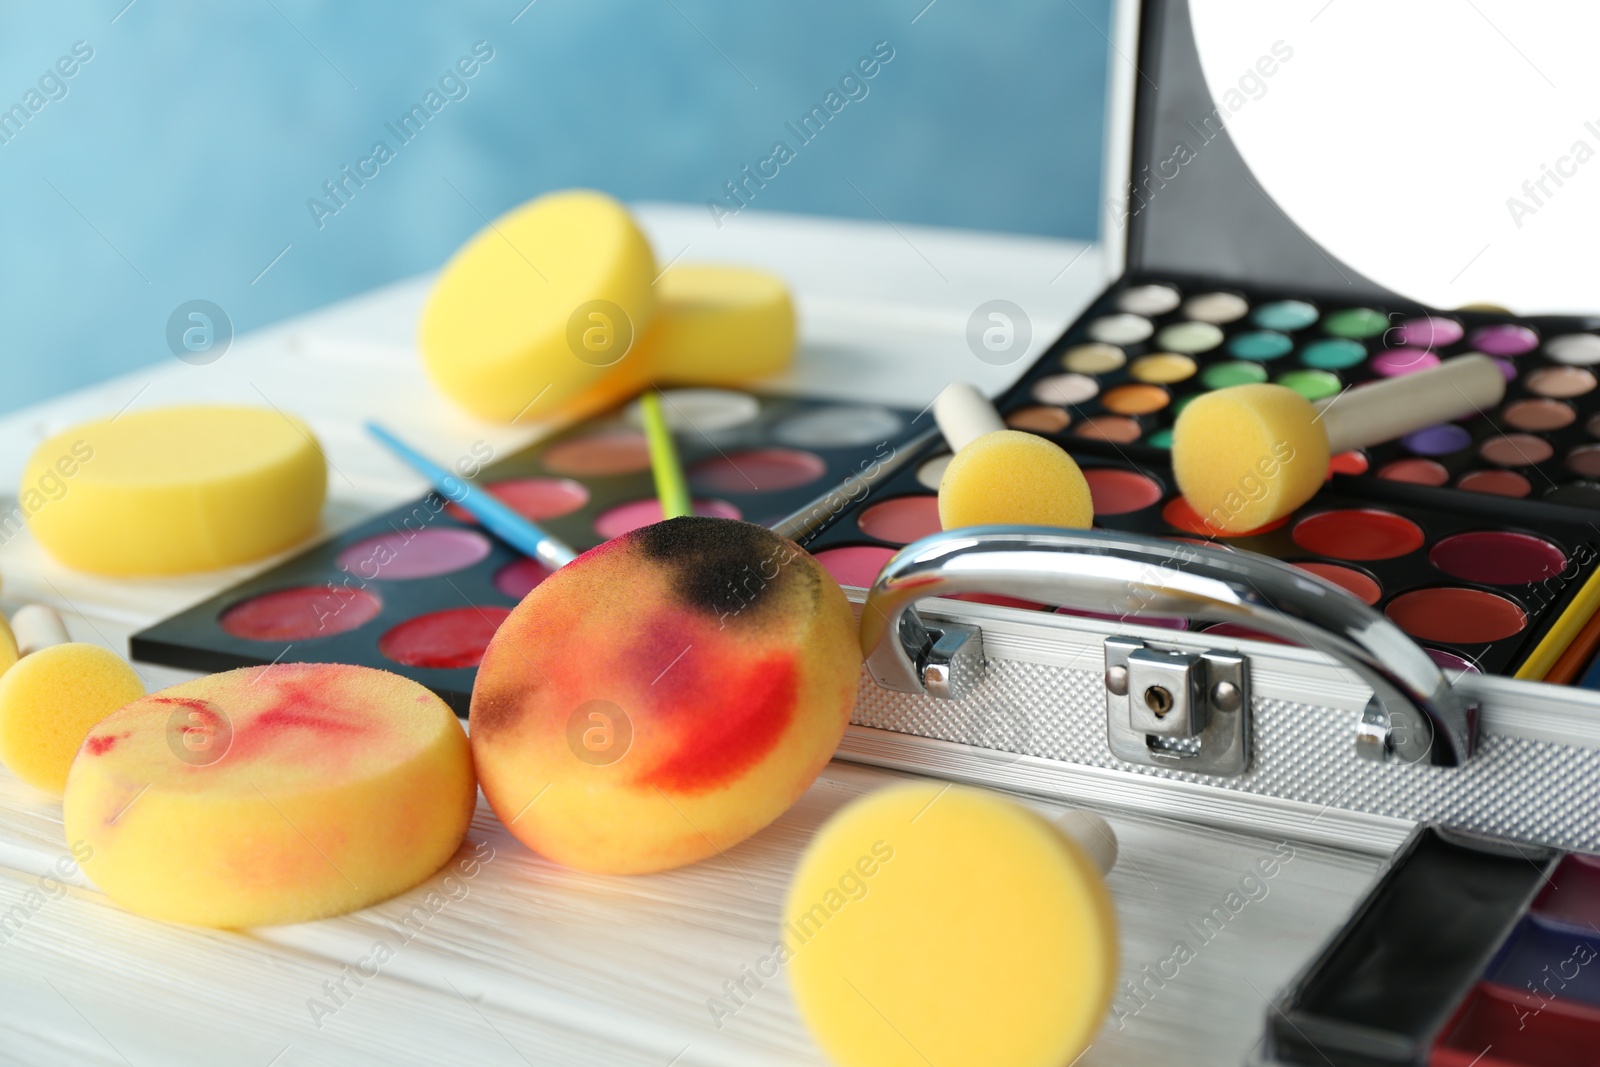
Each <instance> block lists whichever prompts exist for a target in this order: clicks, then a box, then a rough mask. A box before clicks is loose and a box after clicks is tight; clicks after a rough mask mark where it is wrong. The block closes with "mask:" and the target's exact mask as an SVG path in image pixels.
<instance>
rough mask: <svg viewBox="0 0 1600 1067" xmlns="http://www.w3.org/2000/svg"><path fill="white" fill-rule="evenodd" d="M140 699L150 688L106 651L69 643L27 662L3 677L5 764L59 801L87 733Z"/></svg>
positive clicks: (0, 756)
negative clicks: (120, 709)
mask: <svg viewBox="0 0 1600 1067" xmlns="http://www.w3.org/2000/svg"><path fill="white" fill-rule="evenodd" d="M9 632H10V631H9V629H8V630H7V633H9ZM13 647H14V646H13ZM142 696H144V683H143V682H142V681H140V680H139V676H138V675H137V674H135V673H134V670H133V668H132V667H130V666H128V663H127V661H126V660H124V659H123V658H122V657H121V656H119V655H117V654H116V653H115V652H112V651H111V650H110V649H108V648H102V647H100V646H99V645H89V644H79V643H77V642H69V643H67V644H64V645H51V646H50V647H49V648H42V649H40V650H39V651H37V652H34V653H32V654H31V655H27V656H24V657H23V658H22V659H20V660H17V661H16V663H15V664H14V665H12V667H11V669H10V670H8V671H6V672H5V674H3V675H0V763H4V764H5V765H6V767H7V768H8V769H9V770H10V771H11V773H12V774H15V775H16V776H17V777H18V778H21V779H22V780H23V781H24V782H27V783H28V784H29V785H33V786H37V787H39V788H40V789H45V790H48V791H50V792H52V793H55V794H57V795H59V794H60V793H61V791H62V790H63V789H65V788H66V785H67V769H68V768H69V767H71V766H72V757H73V754H74V753H76V752H77V751H78V747H79V746H80V745H81V744H83V739H84V737H86V736H87V735H88V733H89V731H90V730H92V729H94V727H95V726H96V725H97V724H98V723H99V722H100V720H102V719H104V718H105V717H106V716H107V715H110V714H111V713H112V712H114V711H116V710H117V709H118V708H120V707H122V706H123V705H124V704H127V703H128V702H129V701H132V700H137V699H139V698H140V697H142Z"/></svg>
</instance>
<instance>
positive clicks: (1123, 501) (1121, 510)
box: [1083, 467, 1165, 515]
mask: <svg viewBox="0 0 1600 1067" xmlns="http://www.w3.org/2000/svg"><path fill="white" fill-rule="evenodd" d="M1083 477H1084V479H1085V480H1086V481H1087V482H1088V483H1089V494H1090V496H1092V497H1093V499H1094V513H1095V514H1096V515H1126V514H1128V513H1129V512H1132V511H1141V510H1143V509H1145V508H1148V507H1150V506H1152V505H1154V504H1157V503H1159V502H1160V501H1161V498H1162V496H1164V495H1165V493H1164V492H1163V490H1162V488H1161V485H1160V483H1158V482H1157V481H1156V480H1155V479H1154V478H1151V477H1149V476H1148V475H1145V474H1140V473H1139V472H1138V471H1130V470H1125V469H1123V468H1121V467H1091V468H1089V469H1088V470H1086V471H1084V472H1083Z"/></svg>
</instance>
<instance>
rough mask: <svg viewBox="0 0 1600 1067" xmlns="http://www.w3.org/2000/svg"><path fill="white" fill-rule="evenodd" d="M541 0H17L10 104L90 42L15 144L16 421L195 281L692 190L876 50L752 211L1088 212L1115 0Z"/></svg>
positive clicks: (341, 290) (0, 391)
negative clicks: (563, 209)
mask: <svg viewBox="0 0 1600 1067" xmlns="http://www.w3.org/2000/svg"><path fill="white" fill-rule="evenodd" d="M525 2H526V0H501V2H496V3H493V4H489V3H464V2H456V3H450V4H448V5H445V4H437V5H435V4H429V5H422V4H405V3H402V4H396V3H380V2H377V0H341V2H339V3H332V2H327V3H316V2H313V0H231V2H228V3H207V4H201V3H178V2H174V0H135V2H134V3H133V4H132V5H131V6H128V7H124V5H125V3H126V0H107V2H103V3H72V2H66V3H52V4H49V5H45V4H33V5H28V6H26V7H22V6H12V5H7V10H6V13H5V16H4V20H5V21H4V26H3V33H0V111H3V110H5V109H8V108H10V107H11V106H12V105H13V104H23V105H24V106H25V107H26V105H27V103H28V102H29V101H28V99H27V95H26V94H27V93H28V91H29V90H30V89H37V88H38V86H39V79H40V77H41V76H42V75H44V74H46V72H47V71H51V70H53V69H54V65H55V63H56V61H57V60H58V59H59V58H60V57H62V56H65V55H68V54H69V53H70V52H71V51H72V46H73V44H74V42H77V41H83V42H85V44H86V45H87V46H88V47H89V48H92V49H93V58H92V59H90V60H89V61H88V62H86V63H83V64H82V65H81V67H80V69H78V70H77V72H76V73H75V74H74V75H73V76H72V77H71V78H65V79H62V80H61V82H60V83H56V82H53V81H47V84H46V89H48V90H49V92H50V93H53V94H55V95H58V96H60V94H61V93H62V91H63V87H64V91H65V95H64V96H60V98H59V99H53V100H47V101H46V102H45V103H44V104H43V106H42V107H40V108H39V110H38V111H37V113H32V114H30V116H29V118H28V121H27V122H26V124H25V125H23V127H22V129H21V131H20V133H16V134H15V135H13V136H11V139H10V140H9V141H6V142H5V143H0V242H3V243H0V366H3V367H4V370H5V373H4V374H3V375H0V411H4V410H11V409H14V408H16V407H19V406H21V405H24V404H27V403H30V402H32V401H35V400H38V399H40V398H42V397H46V396H49V395H52V394H55V393H59V392H62V391H65V390H67V389H70V388H73V387H76V386H78V385H82V384H84V383H86V382H90V381H94V380H96V379H98V378H102V377H105V376H108V375H111V374H116V373H121V372H124V371H127V370H130V369H132V368H134V367H137V366H139V365H142V364H148V363H153V362H157V361H159V360H163V359H171V358H172V356H171V354H170V352H169V350H168V347H167V343H166V338H165V332H166V323H167V319H168V317H169V315H170V314H171V313H172V311H173V309H174V308H176V307H177V306H178V305H179V304H181V303H184V302H185V301H188V300H191V299H196V298H203V299H208V300H211V301H214V302H216V303H217V304H219V305H220V306H221V307H223V308H224V309H225V310H226V312H227V313H228V315H229V316H230V317H231V319H232V320H233V323H234V325H235V327H236V329H238V330H239V331H244V330H248V329H250V328H252V327H255V326H260V325H263V324H266V323H270V322H273V321H275V320H278V319H281V318H284V317H286V316H288V315H291V314H294V313H297V312H300V311H304V310H308V309H310V308H314V307H318V306H320V305H323V304H327V303H330V302H332V301H335V300H338V299H340V298H342V297H346V296H349V295H351V294H354V293H358V292H361V291H363V290H366V289H370V288H372V287H374V286H376V285H380V284H382V283H384V282H388V281H392V280H394V279H397V278H401V277H405V276H407V275H410V274H414V273H417V272H419V271H423V270H427V269H430V268H433V267H435V266H437V265H438V264H439V263H441V262H442V261H443V259H444V258H445V257H446V256H447V255H448V254H449V253H450V251H451V250H452V249H453V248H455V247H456V246H457V245H458V244H459V243H460V242H461V241H462V240H464V239H465V238H466V237H467V236H468V235H469V234H471V233H472V232H473V231H474V230H476V229H477V228H479V227H480V226H481V225H482V220H481V218H480V216H479V215H478V213H477V211H478V210H481V211H483V212H484V213H486V214H488V215H490V216H493V215H495V214H498V213H499V212H502V211H504V210H506V209H507V208H509V207H511V206H513V205H515V204H516V203H518V202H520V201H522V200H524V199H527V198H528V197H529V196H531V195H534V194H536V193H538V192H540V191H542V190H545V189H550V188H559V187H564V186H574V185H583V186H593V187H597V188H601V189H604V190H607V191H609V192H611V193H613V194H615V195H617V196H619V197H621V198H623V199H629V200H633V199H661V200H679V201H687V202H692V203H704V201H706V200H707V199H708V198H710V197H713V196H716V195H719V194H720V191H721V187H722V184H723V182H725V181H727V180H728V179H730V178H733V177H735V176H737V175H738V173H739V170H740V168H741V167H742V166H744V165H745V164H751V165H754V164H755V163H756V162H757V161H758V160H760V159H762V158H765V157H766V156H767V155H768V154H769V153H770V151H771V146H772V143H773V141H774V140H777V139H780V138H782V139H784V140H791V138H790V137H789V136H788V134H787V131H786V130H785V129H784V123H785V122H787V121H793V120H796V119H798V118H799V116H800V115H802V114H804V113H805V112H806V111H808V110H809V109H810V108H811V107H812V106H814V105H816V104H819V103H821V102H822V99H823V97H824V95H825V94H826V93H827V92H828V90H829V89H830V88H833V87H834V86H835V85H836V83H837V82H838V80H839V78H840V76H841V75H843V74H844V73H846V72H847V71H848V70H849V69H850V68H851V67H852V66H853V65H854V63H855V62H856V60H857V59H858V58H860V57H862V56H865V55H868V54H869V53H870V52H871V50H872V46H873V45H874V43H875V42H878V41H888V42H889V45H890V46H891V47H892V48H893V49H894V53H895V55H894V59H893V61H892V62H891V63H890V64H888V65H887V66H885V67H884V68H883V69H882V70H881V72H880V73H879V74H878V76H877V77H875V78H874V79H872V80H871V81H870V82H868V83H867V85H868V89H869V92H868V95H867V96H866V97H865V98H864V99H861V100H858V101H855V102H852V103H850V104H848V105H847V106H846V108H845V109H844V111H843V112H841V113H840V114H839V116H838V117H837V118H836V119H835V120H834V121H833V122H831V123H830V124H829V126H828V128H827V130H826V131H825V133H824V134H823V135H822V136H821V137H819V138H818V139H817V140H816V141H815V142H814V143H812V144H810V145H807V146H806V147H804V148H803V149H801V150H800V151H799V153H798V156H797V158H796V159H795V160H794V161H793V162H791V163H790V164H788V165H787V166H785V167H783V168H782V171H781V173H780V176H779V177H778V178H777V179H775V180H774V181H772V182H771V183H770V184H769V185H768V186H767V188H766V189H764V190H762V191H761V192H760V194H759V195H758V197H757V199H756V201H755V204H754V206H756V207H759V208H764V209H768V210H780V211H791V212H810V213H819V214H828V215H842V216H853V217H860V218H875V217H876V215H875V213H874V211H873V209H872V207H870V206H869V205H868V204H867V203H866V202H864V201H863V199H862V196H861V195H860V194H858V193H857V192H856V191H855V190H854V189H852V188H851V186H850V183H851V182H853V183H854V184H855V185H856V186H858V187H859V188H860V190H861V193H863V194H865V195H866V196H867V197H869V198H870V199H871V201H872V202H873V204H875V205H876V206H877V207H878V208H880V209H881V210H882V211H883V212H884V213H885V214H886V215H888V216H889V217H890V218H891V219H894V220H896V221H906V222H915V223H927V224H933V225H944V226H963V227H973V228H979V229H989V230H1010V231H1018V232H1026V233H1040V234H1051V235H1059V236H1068V237H1092V236H1093V235H1094V233H1095V228H1096V202H1097V199H1098V194H1099V161H1100V138H1101V111H1102V107H1103V99H1104V85H1105V79H1106V52H1107V46H1106V42H1105V39H1104V37H1103V36H1102V31H1105V30H1106V29H1107V28H1108V27H1107V21H1108V0H1066V2H1065V3H1060V2H1044V0H988V2H984V3H978V2H976V0H935V3H934V4H933V5H932V6H931V7H927V8H926V9H925V10H924V5H925V4H926V2H927V0H805V2H801V0H787V2H772V0H765V2H756V0H742V2H737V3H734V2H729V0H723V2H716V0H536V2H534V3H532V4H531V5H529V6H528V7H527V8H526V9H524V8H523V4H524V3H525ZM519 12H520V14H519ZM919 12H920V15H919ZM513 19H515V22H513ZM913 19H915V22H913ZM479 40H482V41H485V42H487V44H488V45H489V46H490V47H492V48H493V49H494V57H493V59H492V60H490V61H489V62H488V63H487V64H485V65H483V66H482V68H481V69H480V70H479V71H478V73H477V74H476V75H475V76H474V77H472V78H471V79H470V80H467V81H466V82H465V85H466V90H467V95H466V96H465V98H463V99H459V100H455V101H452V102H449V103H448V104H446V106H445V107H444V108H443V109H442V110H441V111H440V112H439V113H438V114H437V115H435V116H433V117H432V119H431V120H430V121H429V123H428V124H427V125H426V127H425V128H424V130H423V131H422V133H421V134H420V135H418V136H417V137H416V138H415V140H413V141H412V142H411V143H409V144H407V145H405V146H403V147H397V150H396V154H395V158H394V159H393V160H392V161H391V162H389V163H388V164H386V165H385V166H383V167H382V168H381V169H380V171H379V173H378V176H377V177H376V178H374V179H372V180H371V181H370V182H369V184H368V185H367V186H366V187H365V188H363V189H360V190H359V191H358V192H357V194H356V195H355V196H354V197H352V198H351V199H350V201H349V203H348V205H347V206H345V207H343V208H342V209H341V210H340V211H339V212H338V214H337V215H334V216H332V217H329V218H325V219H324V220H323V223H324V225H323V226H322V227H321V228H320V229H319V228H318V227H317V225H316V223H315V221H314V220H313V217H312V214H311V212H310V211H309V210H308V208H307V206H306V201H307V199H308V198H310V197H313V196H317V195H319V194H320V193H321V189H322V184H323V182H325V181H327V180H329V179H332V178H335V177H337V176H338V175H339V171H340V168H341V167H342V166H343V165H344V164H347V163H348V164H350V165H351V166H352V167H354V166H355V165H356V163H357V161H358V160H360V159H362V158H363V157H366V156H367V155H369V154H370V152H371V148H372V144H373V142H374V141H376V140H379V139H382V140H385V141H387V142H389V143H390V145H391V147H396V146H398V143H399V142H398V139H397V138H394V137H393V136H392V135H391V134H389V133H388V131H387V130H385V128H384V123H385V122H390V121H395V120H397V119H398V118H399V116H400V115H401V114H402V113H404V112H405V111H406V110H407V109H408V108H409V107H410V106H411V105H412V104H413V103H416V102H419V101H421V100H422V97H423V95H424V94H425V93H426V91H427V90H428V89H429V88H430V87H434V86H436V85H437V84H438V82H439V79H440V77H441V75H443V74H444V73H445V72H446V71H447V70H448V69H449V68H450V67H451V66H452V65H453V64H454V63H455V61H456V60H457V59H458V57H461V56H463V55H466V54H468V53H469V52H470V51H471V47H472V45H473V43H474V42H476V41H479ZM81 51H82V49H81V48H80V52H81ZM452 88H453V87H452ZM454 91H455V92H457V93H458V94H459V92H460V90H459V89H455V90H454ZM42 99H44V94H43V93H41V94H40V95H39V96H38V97H34V98H33V101H32V102H33V103H34V104H35V105H36V106H37V104H38V102H39V101H40V100H42ZM7 132H9V128H7ZM846 179H848V181H847V180H846ZM452 186H453V187H454V188H452ZM475 209H476V210H475ZM286 246H288V248H289V250H288V251H287V252H286V253H285V254H283V256H282V258H281V259H279V260H278V261H277V262H276V264H275V265H274V266H272V268H271V269H270V270H268V271H267V272H266V273H265V274H264V275H262V274H261V272H262V271H263V269H264V268H266V267H267V265H268V264H269V263H271V262H272V261H273V259H274V257H275V256H278V254H279V253H280V252H281V251H282V250H283V249H284V248H285V247H286ZM258 275H259V276H260V278H259V280H258V281H255V282H254V284H252V280H253V279H256V278H257V277H258Z"/></svg>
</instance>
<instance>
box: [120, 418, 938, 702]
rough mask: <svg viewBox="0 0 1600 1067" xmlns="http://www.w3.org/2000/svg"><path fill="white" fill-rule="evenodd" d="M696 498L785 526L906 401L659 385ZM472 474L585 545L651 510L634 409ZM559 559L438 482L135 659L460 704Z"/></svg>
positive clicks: (876, 441)
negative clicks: (482, 520)
mask: <svg viewBox="0 0 1600 1067" xmlns="http://www.w3.org/2000/svg"><path fill="white" fill-rule="evenodd" d="M662 398H663V410H664V411H665V413H666V416H667V421H668V423H669V425H671V426H672V428H673V429H674V430H675V437H676V439H677V441H678V446H679V452H680V455H681V457H682V460H683V463H684V466H685V469H686V474H687V476H688V479H689V484H690V488H691V490H692V491H693V492H694V495H695V501H694V506H695V511H696V512H697V513H699V514H701V515H714V516H720V517H723V518H743V519H747V520H749V521H751V522H757V523H761V524H763V525H768V526H772V525H777V524H778V523H779V522H780V521H782V520H783V519H785V518H786V517H788V516H790V515H791V514H795V513H803V512H806V511H807V510H815V508H814V506H813V505H814V504H815V502H816V500H817V499H818V497H820V496H822V495H823V494H824V493H826V492H827V491H828V490H830V489H833V488H834V487H837V486H839V485H840V484H841V483H843V482H845V481H846V480H847V479H849V478H851V477H852V476H854V477H857V478H859V477H861V476H862V475H863V474H865V473H867V472H869V471H870V470H871V469H872V468H873V467H874V465H876V464H879V463H881V462H883V461H884V460H885V459H886V458H887V457H889V456H892V455H893V454H894V452H895V450H896V449H897V448H899V447H903V446H904V444H905V442H906V440H907V438H909V437H911V436H913V427H912V422H913V418H914V413H912V412H907V411H898V410H894V409H891V408H887V407H881V406H877V405H871V404H859V405H857V404H841V403H839V402H837V401H831V400H817V399H810V398H805V397H773V396H757V395H755V394H750V393H744V392H737V391H733V390H724V389H667V390H666V391H664V392H663V394H662ZM478 481H479V483H480V484H482V485H484V486H486V487H487V488H488V489H489V491H490V492H491V493H493V494H494V495H495V496H496V497H498V498H499V499H500V500H501V501H503V502H504V503H506V504H507V505H509V506H510V507H512V508H513V509H514V510H516V511H517V512H519V513H520V514H522V515H523V516H524V517H526V518H528V519H531V520H533V521H535V522H537V523H539V524H540V525H541V526H542V527H544V528H545V529H547V530H549V531H550V532H551V533H552V534H554V535H555V536H556V537H558V538H560V539H561V540H563V541H565V542H566V543H567V544H569V545H571V546H572V547H573V548H575V549H578V550H579V551H582V550H584V549H587V548H591V547H593V546H595V545H597V544H600V543H601V542H603V541H606V540H608V539H610V538H613V537H617V536H619V535H621V534H624V533H626V532H628V531H629V530H633V529H636V528H638V527H640V526H644V525H647V524H649V523H652V522H656V521H657V520H659V519H660V518H661V507H660V504H659V503H658V502H657V500H656V496H655V485H654V482H653V480H652V477H651V473H650V456H649V451H648V448H647V446H646V444H645V437H644V433H643V431H642V430H641V429H640V428H639V423H638V417H637V410H636V408H635V407H629V408H624V409H618V410H616V411H613V412H610V413H607V414H605V415H602V416H600V417H599V418H596V419H592V420H589V421H586V422H582V423H579V424H578V425H575V426H573V427H570V428H568V429H567V430H565V431H563V432H561V433H559V434H557V435H555V436H553V437H550V438H548V439H546V440H544V441H541V442H539V443H537V444H535V445H532V446H530V447H529V448H526V449H523V450H522V451H519V452H517V453H515V454H513V455H511V456H507V457H506V458H504V459H502V460H499V461H497V462H495V463H493V464H492V465H490V466H488V467H486V468H484V470H483V471H482V473H481V474H480V475H479V477H478ZM549 573H550V572H549V571H548V570H547V569H546V568H545V567H544V566H543V565H542V564H540V563H539V562H537V561H536V560H533V559H529V558H526V557H524V556H522V555H521V554H519V553H517V552H515V551H514V550H512V549H511V548H509V547H508V546H506V545H504V544H502V543H500V542H499V541H497V540H496V539H494V538H491V537H489V536H487V535H486V534H485V533H483V532H482V531H481V530H480V529H479V528H478V526H477V523H476V521H475V520H474V519H473V518H472V516H470V515H469V514H467V513H466V512H465V511H463V510H461V509H460V508H458V507H456V506H455V505H453V504H450V503H448V502H447V501H445V500H444V499H443V498H441V497H440V496H438V495H437V494H429V495H428V496H427V497H424V498H423V499H421V500H418V501H415V502H413V503H410V504H406V505H403V506H401V507H398V508H395V509H394V510H392V511H390V512H388V513H386V514H384V515H380V516H378V517H376V518H373V519H370V520H368V521H366V522H364V523H362V524H360V525H359V526H356V527H355V528H353V529H351V530H348V531H346V532H344V533H342V534H340V535H339V536H338V537H335V538H333V539H332V540H330V541H326V542H324V543H322V544H319V545H317V546H315V547H313V548H310V549H308V550H307V551H305V552H303V553H301V554H300V555H298V556H295V557H294V558H292V559H290V560H288V561H286V562H284V563H281V564H279V565H278V566H276V567H273V568H272V569H271V570H268V571H266V572H265V573H263V574H260V575H257V576H256V577H254V578H251V579H249V580H248V581H245V582H243V583H241V584H239V585H238V586H235V587H234V588H232V589H229V590H227V591H226V592H224V593H221V594H219V595H217V596H215V597H212V598H211V599H209V600H206V601H204V602H202V603H200V604H198V605H196V606H194V607H192V608H190V609H188V610H187V611H185V612H183V613H182V614H179V615H177V616H174V617H173V618H171V619H167V620H165V621H163V622H160V623H158V624H156V625H155V626H152V627H150V628H149V629H147V630H144V631H142V632H140V633H138V634H135V635H134V636H133V639H132V642H131V649H132V654H133V657H134V658H135V659H137V660H142V661H145V662H150V663H162V664H167V665H169V666H174V667H183V668H187V669H191V670H201V671H218V670H228V669H231V668H234V667H245V666H253V665H258V664H264V663H273V662H278V661H283V662H295V661H313V662H334V663H355V664H362V665H367V666H373V667H381V668H383V669H385V670H391V671H395V672H398V673H400V674H404V675H406V676H408V677H410V678H413V679H415V680H416V681H418V682H421V683H422V684H424V685H426V686H428V687H429V688H431V689H433V690H434V691H435V692H437V693H438V694H439V695H440V696H441V697H443V698H444V699H445V700H446V701H447V702H448V703H449V704H450V705H451V707H453V708H454V709H455V710H456V711H457V713H459V714H462V715H465V714H466V711H467V705H468V702H469V700H470V697H471V693H472V682H473V677H474V674H475V671H476V667H477V664H478V661H479V660H480V659H481V657H482V655H483V651H484V649H485V648H486V647H487V645H488V643H489V639H490V638H491V637H492V636H493V635H494V631H495V629H496V628H497V627H498V626H499V624H500V623H501V621H503V620H504V619H505V617H506V616H507V615H508V614H509V613H510V611H511V608H512V607H514V606H515V605H516V603H517V602H518V601H519V600H521V599H522V597H523V596H525V595H526V594H527V593H528V591H529V590H531V589H532V588H533V587H534V586H536V585H538V584H539V582H540V581H542V580H543V579H544V578H545V577H546V576H548V574H549Z"/></svg>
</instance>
